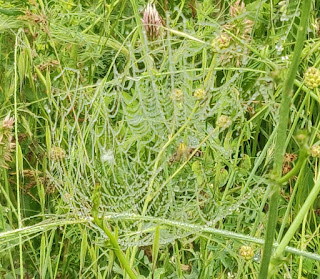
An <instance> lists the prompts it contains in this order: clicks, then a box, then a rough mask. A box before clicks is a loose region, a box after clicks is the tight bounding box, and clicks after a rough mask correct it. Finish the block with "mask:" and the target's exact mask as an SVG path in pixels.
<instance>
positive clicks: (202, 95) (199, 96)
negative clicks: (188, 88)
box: [193, 88, 206, 100]
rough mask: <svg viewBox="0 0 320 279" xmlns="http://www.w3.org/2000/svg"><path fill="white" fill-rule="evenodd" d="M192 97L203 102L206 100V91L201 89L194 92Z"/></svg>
mask: <svg viewBox="0 0 320 279" xmlns="http://www.w3.org/2000/svg"><path fill="white" fill-rule="evenodd" d="M193 96H194V97H195V98H196V99H197V100H203V99H205V98H206V91H205V90H204V89H203V88H199V89H197V90H196V91H195V92H194V94H193Z"/></svg>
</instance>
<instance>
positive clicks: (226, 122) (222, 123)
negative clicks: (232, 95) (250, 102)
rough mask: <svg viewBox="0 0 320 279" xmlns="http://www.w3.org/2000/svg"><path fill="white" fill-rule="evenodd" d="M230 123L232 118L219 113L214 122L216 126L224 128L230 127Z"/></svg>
mask: <svg viewBox="0 0 320 279" xmlns="http://www.w3.org/2000/svg"><path fill="white" fill-rule="evenodd" d="M231 124H232V120H231V118H230V117H229V116H227V115H221V116H220V117H219V118H218V120H217V122H216V125H217V126H218V127H220V128H224V129H226V128H228V127H230V125H231Z"/></svg>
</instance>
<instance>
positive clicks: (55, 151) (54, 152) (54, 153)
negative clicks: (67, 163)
mask: <svg viewBox="0 0 320 279" xmlns="http://www.w3.org/2000/svg"><path fill="white" fill-rule="evenodd" d="M65 157H66V152H65V151H64V149H62V148H61V147H58V146H52V148H51V150H50V159H52V160H54V161H61V160H62V159H64V158H65Z"/></svg>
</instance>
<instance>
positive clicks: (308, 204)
mask: <svg viewBox="0 0 320 279" xmlns="http://www.w3.org/2000/svg"><path fill="white" fill-rule="evenodd" d="M319 192H320V175H318V178H317V181H316V183H315V185H314V187H313V189H312V190H311V192H310V194H309V196H308V197H307V199H306V201H305V202H304V204H303V205H302V207H301V209H300V211H299V213H298V215H297V217H296V218H295V219H294V221H293V222H292V224H291V226H290V228H289V229H288V231H287V233H286V234H285V235H284V237H283V239H282V240H281V242H280V244H279V246H278V247H277V249H276V251H275V253H274V256H273V257H274V258H275V259H277V258H279V257H280V256H281V254H282V253H283V252H284V249H285V247H286V246H287V245H288V243H289V242H290V240H291V239H292V237H293V235H294V234H295V232H296V230H297V229H298V228H299V226H300V225H301V222H302V220H303V218H304V217H305V215H306V214H307V213H308V210H309V209H310V207H311V206H312V204H313V202H314V201H315V199H316V198H317V197H318V194H319ZM271 266H273V265H271Z"/></svg>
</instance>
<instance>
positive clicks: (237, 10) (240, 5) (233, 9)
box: [229, 0, 246, 17]
mask: <svg viewBox="0 0 320 279" xmlns="http://www.w3.org/2000/svg"><path fill="white" fill-rule="evenodd" d="M245 12H246V7H245V4H244V2H243V1H241V0H237V1H236V2H235V3H234V4H233V5H231V6H230V10H229V13H230V16H232V17H237V16H239V15H241V14H243V13H245Z"/></svg>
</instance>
